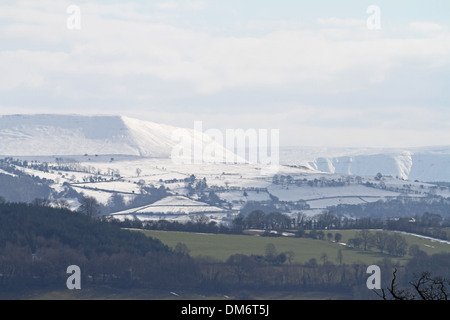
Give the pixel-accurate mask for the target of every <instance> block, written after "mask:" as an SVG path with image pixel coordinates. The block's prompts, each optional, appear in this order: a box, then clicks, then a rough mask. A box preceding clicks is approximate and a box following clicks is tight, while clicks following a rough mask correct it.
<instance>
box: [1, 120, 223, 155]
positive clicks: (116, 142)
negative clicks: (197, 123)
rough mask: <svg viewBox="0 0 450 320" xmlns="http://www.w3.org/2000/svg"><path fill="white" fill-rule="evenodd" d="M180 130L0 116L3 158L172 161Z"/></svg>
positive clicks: (113, 122)
mask: <svg viewBox="0 0 450 320" xmlns="http://www.w3.org/2000/svg"><path fill="white" fill-rule="evenodd" d="M179 129H181V128H178V127H174V126H170V125H165V124H159V123H155V122H150V121H142V120H138V119H133V118H128V117H124V116H113V115H98V116H85V115H58V114H35V115H4V116H0V141H1V144H0V155H1V156H68V155H84V154H90V155H91V154H98V155H109V154H114V155H130V156H142V157H158V158H169V157H170V156H171V153H172V150H173V148H174V146H176V144H177V143H178V142H177V141H176V140H174V139H173V138H172V135H173V133H174V132H175V130H179ZM182 132H185V133H186V134H188V135H189V138H190V139H202V141H209V142H211V140H210V138H209V137H208V136H206V135H204V134H200V135H198V134H193V133H194V131H193V130H192V129H183V131H182ZM218 147H221V146H218ZM224 152H228V151H224Z"/></svg>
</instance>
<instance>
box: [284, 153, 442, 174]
mask: <svg viewBox="0 0 450 320" xmlns="http://www.w3.org/2000/svg"><path fill="white" fill-rule="evenodd" d="M280 159H281V160H282V163H285V164H296V165H303V166H306V167H308V168H311V169H314V170H318V171H322V172H329V173H339V174H351V175H361V176H375V175H376V174H377V173H381V174H382V175H388V176H392V177H398V178H401V179H405V180H406V179H407V180H419V181H450V147H424V148H409V149H376V148H366V149H362V148H359V149H358V148H347V149H344V148H313V147H311V148H300V147H299V148H296V147H290V148H283V149H281V151H280Z"/></svg>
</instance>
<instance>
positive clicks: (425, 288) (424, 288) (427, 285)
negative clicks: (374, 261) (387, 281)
mask: <svg viewBox="0 0 450 320" xmlns="http://www.w3.org/2000/svg"><path fill="white" fill-rule="evenodd" d="M396 281H397V269H395V270H394V272H393V278H392V281H391V285H390V287H388V288H387V289H381V294H380V293H379V292H377V291H376V290H374V292H375V293H376V294H377V295H378V296H379V297H380V298H382V299H383V300H448V296H449V294H450V280H448V279H445V278H441V277H434V278H433V277H432V276H431V273H430V272H428V271H425V272H422V274H421V275H420V276H416V277H415V278H414V280H412V281H410V282H409V284H410V285H411V287H408V288H399V287H398V285H397V283H396Z"/></svg>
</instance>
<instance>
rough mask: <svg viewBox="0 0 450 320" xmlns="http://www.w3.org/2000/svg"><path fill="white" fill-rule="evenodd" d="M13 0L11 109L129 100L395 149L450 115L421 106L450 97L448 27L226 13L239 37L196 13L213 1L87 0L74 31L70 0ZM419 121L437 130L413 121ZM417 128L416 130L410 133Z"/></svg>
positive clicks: (126, 103) (116, 104)
mask: <svg viewBox="0 0 450 320" xmlns="http://www.w3.org/2000/svg"><path fill="white" fill-rule="evenodd" d="M18 3H19V5H14V4H12V3H11V2H9V4H6V5H3V4H2V5H0V18H1V19H2V23H1V24H0V41H2V46H3V49H0V74H1V75H2V76H0V99H3V101H4V102H3V103H4V105H5V106H8V109H5V110H10V108H11V105H14V103H17V104H18V105H21V106H24V105H25V103H35V104H36V106H39V108H41V107H42V105H49V104H54V108H55V111H59V110H60V104H61V103H63V104H64V105H65V106H70V105H72V106H73V105H75V104H79V103H80V102H82V103H83V105H85V106H86V107H85V110H86V111H90V110H95V112H96V113H101V111H103V110H106V111H107V113H109V111H111V110H114V111H116V110H117V111H118V112H119V111H121V108H122V109H123V108H124V107H125V108H126V109H128V110H127V112H130V113H133V114H132V115H133V116H136V115H140V116H139V117H141V118H142V117H146V116H148V117H152V116H155V114H156V116H157V117H159V118H160V119H163V120H164V119H169V118H170V117H172V119H178V120H174V121H180V122H183V119H193V118H195V116H197V115H198V116H201V117H203V118H204V119H209V121H211V122H212V123H217V124H220V123H221V122H223V123H224V125H230V124H231V125H233V124H237V123H240V124H242V126H245V124H247V126H252V127H257V126H258V125H261V126H270V125H271V123H272V124H273V125H275V126H278V127H279V128H284V130H285V132H289V134H288V135H284V136H285V137H288V139H287V140H290V141H293V140H294V139H296V141H298V142H299V143H307V144H311V143H312V142H314V141H318V142H319V141H320V142H321V143H322V142H323V143H325V142H327V141H328V142H330V143H339V141H342V143H346V142H349V141H353V142H355V143H356V141H358V143H360V142H361V143H362V141H363V140H364V139H366V141H369V140H370V141H372V142H373V143H376V144H378V143H380V141H382V139H387V137H388V136H389V134H388V133H386V132H400V131H401V132H402V134H399V136H401V139H400V138H399V140H398V141H399V143H400V140H401V141H402V142H405V141H413V139H416V140H415V141H423V140H424V138H423V139H422V138H421V137H427V138H429V139H431V138H432V137H434V138H438V137H439V135H438V134H437V133H436V132H438V131H439V130H441V129H438V128H434V129H433V130H431V131H430V130H429V128H432V126H433V122H434V121H436V124H435V125H436V126H437V127H439V128H442V124H443V123H446V119H448V116H449V114H447V113H439V112H438V111H436V110H437V109H438V106H437V105H433V104H432V103H431V102H430V104H427V105H424V101H433V103H434V104H436V101H437V103H438V104H439V105H445V104H446V103H447V102H449V100H448V98H446V96H445V92H446V91H445V88H444V85H443V84H444V83H448V80H449V78H448V74H449V72H450V33H449V30H448V28H447V26H445V25H442V24H437V23H435V22H433V21H426V20H423V21H412V22H409V23H407V24H406V25H405V26H404V27H403V29H402V28H400V29H401V30H400V31H398V30H394V28H391V29H390V28H389V24H387V23H386V24H383V28H382V30H380V31H371V30H368V29H367V27H366V24H365V20H363V19H355V18H345V17H322V18H321V17H319V18H314V19H312V20H310V21H298V20H293V19H292V18H291V19H285V20H283V19H262V18H260V19H258V18H257V17H256V16H254V17H247V16H245V18H243V17H242V16H240V17H239V20H238V21H236V20H233V19H235V18H236V17H234V18H233V16H232V15H231V14H230V12H232V10H231V9H230V10H228V11H227V14H230V19H231V20H227V21H231V22H232V23H231V24H230V25H229V26H227V27H228V28H230V29H229V30H231V31H230V32H226V31H227V30H223V32H217V30H218V29H220V28H222V27H223V28H225V27H224V25H225V24H223V25H220V26H219V25H218V24H215V22H214V21H212V19H211V18H208V19H207V18H202V19H200V18H199V17H204V16H203V15H200V14H199V13H200V12H201V13H202V14H206V12H207V9H209V8H210V6H211V4H208V3H207V2H204V1H170V2H157V3H156V4H151V5H146V4H142V3H137V2H136V3H133V2H123V3H118V4H114V5H112V4H103V3H100V2H97V3H92V2H80V4H79V5H80V7H81V19H82V28H81V30H73V31H71V30H68V29H67V28H66V19H67V17H68V14H67V13H66V8H67V6H68V5H69V4H70V3H69V2H68V1H61V2H58V5H53V6H51V5H50V3H53V4H54V3H55V2H52V1H47V2H45V3H44V2H42V3H44V4H45V5H41V2H39V3H38V2H25V1H18ZM235 10H237V9H235ZM236 12H237V11H236ZM363 17H364V18H365V16H364V12H363ZM197 18H199V19H200V20H201V21H199V22H198V24H197V21H198V20H197ZM246 19H247V20H246ZM394 31H395V32H394ZM5 75H8V76H7V77H6V76H5ZM422 79H426V81H424V80H422ZM430 92H432V93H433V94H432V95H430ZM25 96H26V100H24V99H25V98H24V97H25ZM439 100H440V101H439ZM405 106H407V107H409V108H412V109H409V110H410V112H408V111H406V110H404V109H403V108H406V107H405ZM1 108H2V107H1V106H0V111H1V112H3V110H2V109H1ZM5 108H6V107H5ZM24 108H25V109H26V110H29V109H30V108H32V107H30V106H24ZM47 108H50V107H47ZM160 108H162V109H164V112H158V110H159V109H160ZM414 108H417V109H414ZM425 108H428V109H430V108H431V109H432V110H433V111H432V112H430V113H427V114H425V113H423V110H425ZM25 109H24V110H25ZM205 109H208V110H205ZM222 109H227V110H225V111H224V110H222ZM73 110H74V111H80V110H83V109H82V108H80V107H79V106H78V107H73ZM180 110H183V111H180ZM186 110H189V112H187V111H186ZM414 110H416V111H414ZM122 111H123V110H122ZM174 113H177V115H180V116H179V117H178V116H176V115H174ZM186 114H191V115H192V116H191V117H188V116H186ZM224 115H226V116H224ZM436 115H439V116H436ZM429 117H430V118H429ZM399 119H403V121H401V120H399ZM405 119H407V120H408V121H404V120H405ZM421 120H423V124H424V125H426V128H427V130H428V133H427V132H426V130H425V129H424V130H419V129H417V128H418V127H419V123H420V121H421ZM413 124H414V127H415V128H416V129H414V130H416V131H414V130H412V129H411V130H412V131H413V132H416V133H417V132H420V134H412V133H411V132H409V131H408V130H409V129H408V128H407V127H408V125H413ZM357 132H361V133H364V135H358V134H357ZM377 132H378V135H376V133H377ZM439 132H440V133H442V132H441V131H439ZM319 133H320V134H319ZM369 133H370V134H373V135H375V136H373V137H372V138H369ZM406 133H408V135H405V134H406ZM417 135H418V137H417ZM282 136H283V133H282ZM413 137H414V138H413ZM444 137H447V134H445V133H444V134H442V138H441V140H440V141H445V140H444ZM386 141H388V142H390V141H389V139H387V140H386Z"/></svg>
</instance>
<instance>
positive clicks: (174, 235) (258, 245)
mask: <svg viewBox="0 0 450 320" xmlns="http://www.w3.org/2000/svg"><path fill="white" fill-rule="evenodd" d="M142 232H144V233H145V234H146V235H147V236H151V237H154V238H157V239H160V240H161V241H162V242H163V243H165V244H166V245H168V246H169V247H172V248H174V247H175V245H176V244H177V243H178V242H182V243H184V244H186V246H187V247H188V249H189V250H190V255H191V256H193V257H201V256H207V257H211V258H213V259H216V260H219V261H225V260H226V259H228V257H229V256H230V255H233V254H236V253H241V254H246V255H250V254H258V255H264V254H265V247H266V245H267V244H268V243H273V244H274V245H275V248H276V250H277V251H278V253H281V252H285V251H288V250H291V251H292V252H293V253H294V256H293V259H292V262H293V263H305V262H307V261H309V260H310V259H312V258H314V259H316V260H317V262H318V263H321V262H322V261H323V257H324V254H325V255H326V257H327V259H328V261H331V262H333V263H338V260H337V256H338V251H339V250H342V251H341V252H342V255H343V260H342V262H343V263H346V264H351V263H358V262H359V263H364V264H371V263H376V262H378V261H380V260H382V259H384V258H392V259H393V260H394V261H396V262H397V261H398V262H400V263H401V264H405V263H406V262H407V261H408V260H409V258H410V256H409V255H406V256H404V257H401V258H399V257H392V256H389V255H387V254H381V253H380V252H378V251H377V250H376V249H372V250H371V251H364V250H362V249H355V248H348V247H346V246H344V245H342V244H338V243H335V242H329V241H327V240H314V239H308V238H292V237H261V236H250V235H226V234H200V233H190V232H177V231H156V230H142ZM336 232H339V233H340V234H342V240H341V242H346V241H347V240H348V239H349V238H352V237H354V236H355V233H356V232H358V230H338V231H331V233H332V234H333V236H334V233H336ZM372 232H375V231H372ZM326 233H328V232H326ZM403 236H404V237H405V238H406V240H407V242H408V246H410V245H413V244H417V245H418V246H419V248H420V249H421V250H423V251H425V252H426V253H428V254H434V253H441V252H448V253H450V244H445V243H440V242H433V241H431V240H428V239H423V238H419V237H416V236H412V235H406V234H404V235H403Z"/></svg>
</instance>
